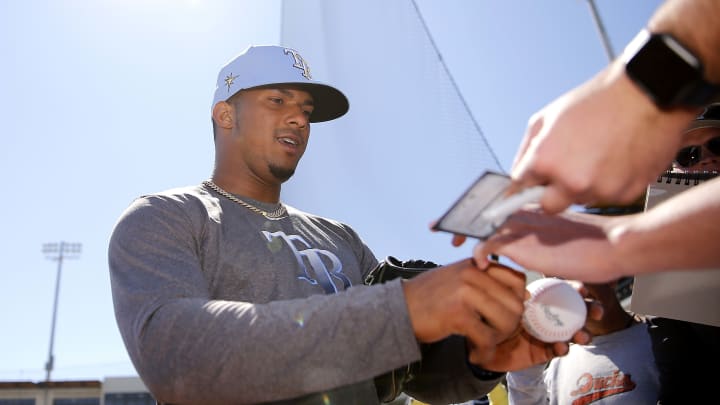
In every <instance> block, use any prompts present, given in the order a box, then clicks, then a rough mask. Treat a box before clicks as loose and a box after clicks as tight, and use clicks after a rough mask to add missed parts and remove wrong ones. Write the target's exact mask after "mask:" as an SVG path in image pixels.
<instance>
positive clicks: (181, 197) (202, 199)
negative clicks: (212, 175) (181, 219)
mask: <svg viewBox="0 0 720 405" xmlns="http://www.w3.org/2000/svg"><path fill="white" fill-rule="evenodd" d="M214 205H217V199H216V198H213V197H212V196H211V195H210V194H209V193H208V191H207V190H205V189H204V188H203V187H202V186H200V185H194V186H182V187H175V188H170V189H166V190H163V191H157V192H153V193H148V194H141V195H139V196H137V197H136V198H135V199H134V200H133V201H132V202H131V204H130V206H129V207H128V211H137V210H143V211H144V210H154V209H159V210H161V211H167V210H182V211H187V210H192V208H193V207H196V208H200V209H201V210H203V211H205V210H206V209H207V208H208V207H209V206H214Z"/></svg>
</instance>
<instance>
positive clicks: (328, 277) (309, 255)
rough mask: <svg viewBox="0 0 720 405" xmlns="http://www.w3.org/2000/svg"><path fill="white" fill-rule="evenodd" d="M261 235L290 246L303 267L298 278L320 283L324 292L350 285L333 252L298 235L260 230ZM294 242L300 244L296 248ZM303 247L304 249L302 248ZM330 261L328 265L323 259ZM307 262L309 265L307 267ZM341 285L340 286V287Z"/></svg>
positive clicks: (343, 288) (336, 290) (269, 240)
mask: <svg viewBox="0 0 720 405" xmlns="http://www.w3.org/2000/svg"><path fill="white" fill-rule="evenodd" d="M262 234H263V236H265V238H266V239H267V240H268V242H271V241H272V240H273V239H276V238H280V239H282V240H283V242H285V244H286V245H287V246H288V247H290V250H292V252H293V254H294V255H295V259H296V260H297V262H298V265H299V266H300V268H301V269H303V272H304V275H302V276H298V278H299V279H300V280H305V281H307V282H308V283H310V284H312V285H318V284H319V285H320V286H321V287H322V288H323V290H324V291H325V293H326V294H334V293H336V292H338V291H340V290H345V289H347V288H349V287H351V286H352V282H351V281H350V279H349V278H348V277H347V276H346V275H345V274H343V272H342V271H343V268H342V263H340V259H338V257H337V256H335V254H334V253H333V252H330V251H328V250H325V249H315V248H311V247H310V244H309V243H307V241H305V239H303V238H302V236H298V235H286V234H285V232H282V231H278V232H268V231H262ZM296 244H298V245H300V248H301V249H298V247H297V246H296ZM303 245H304V246H303ZM302 247H304V249H302ZM323 257H324V258H325V259H326V261H329V262H330V267H329V268H328V266H327V265H326V263H325V261H323ZM307 264H309V265H310V267H309V268H308V266H307ZM340 285H342V287H340Z"/></svg>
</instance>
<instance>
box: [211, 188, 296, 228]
mask: <svg viewBox="0 0 720 405" xmlns="http://www.w3.org/2000/svg"><path fill="white" fill-rule="evenodd" d="M202 184H204V185H206V186H208V187H210V188H211V189H213V190H215V192H216V193H218V194H220V195H221V196H223V197H225V198H227V199H228V200H230V201H232V202H236V203H238V204H240V205H242V206H243V207H245V208H247V209H249V210H250V211H252V212H254V213H256V214H260V215H262V216H264V217H265V218H267V219H271V220H273V221H275V220H278V219H280V218H282V217H284V216H285V215H287V210H286V209H285V206H284V205H282V203H280V205H279V206H278V207H277V208H275V210H274V211H272V212H267V211H263V210H261V209H260V208H258V207H256V206H254V205H251V204H249V203H246V202H245V201H243V200H241V199H239V198H237V197H235V196H234V195H232V194H230V193H228V192H227V191H225V190H223V189H221V188H220V186H218V185H217V184H215V183H213V182H212V181H211V180H205V181H203V182H202Z"/></svg>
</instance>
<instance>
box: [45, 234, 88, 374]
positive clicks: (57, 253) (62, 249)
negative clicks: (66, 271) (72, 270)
mask: <svg viewBox="0 0 720 405" xmlns="http://www.w3.org/2000/svg"><path fill="white" fill-rule="evenodd" d="M81 249H82V245H81V244H80V243H67V242H60V243H45V244H43V248H42V251H43V253H44V254H45V258H46V259H50V260H55V261H57V262H58V265H57V279H56V280H55V302H54V304H53V315H52V324H51V325H50V350H49V353H48V360H47V363H45V372H46V373H45V381H47V382H50V373H52V370H53V365H54V362H55V358H54V357H53V345H54V343H55V320H56V319H57V307H58V296H59V295H60V276H61V274H62V265H63V261H64V260H65V259H75V258H77V257H78V256H80V250H81Z"/></svg>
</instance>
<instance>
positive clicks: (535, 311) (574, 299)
mask: <svg viewBox="0 0 720 405" xmlns="http://www.w3.org/2000/svg"><path fill="white" fill-rule="evenodd" d="M527 290H528V291H529V292H530V298H529V299H528V300H527V301H525V313H524V314H523V318H522V322H523V326H524V327H525V330H527V331H528V333H530V334H531V335H533V336H535V337H536V338H538V339H540V340H542V341H543V342H548V343H552V342H565V341H569V340H570V339H571V338H572V336H573V335H574V334H575V332H577V331H578V330H580V329H581V328H582V327H583V325H584V324H585V317H586V316H587V308H586V306H585V301H584V300H583V298H582V297H581V296H580V293H578V292H577V290H575V288H573V287H572V286H571V285H570V284H569V283H568V282H566V281H563V280H560V279H557V278H541V279H539V280H535V281H533V282H532V283H530V284H528V286H527Z"/></svg>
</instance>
